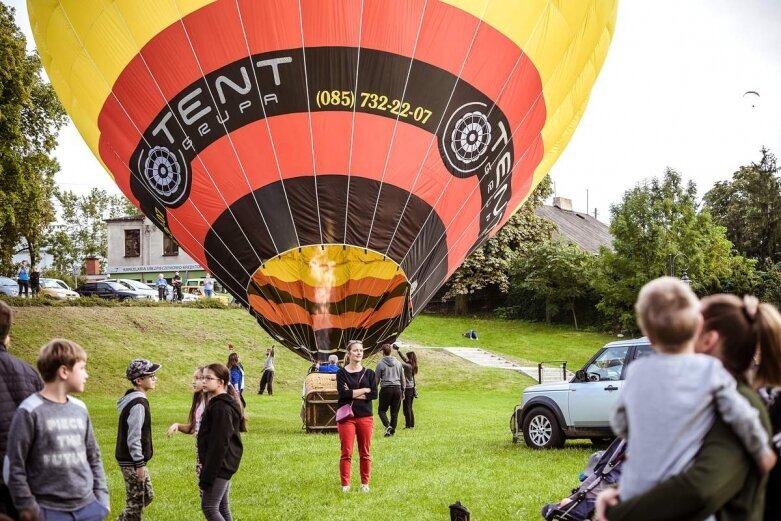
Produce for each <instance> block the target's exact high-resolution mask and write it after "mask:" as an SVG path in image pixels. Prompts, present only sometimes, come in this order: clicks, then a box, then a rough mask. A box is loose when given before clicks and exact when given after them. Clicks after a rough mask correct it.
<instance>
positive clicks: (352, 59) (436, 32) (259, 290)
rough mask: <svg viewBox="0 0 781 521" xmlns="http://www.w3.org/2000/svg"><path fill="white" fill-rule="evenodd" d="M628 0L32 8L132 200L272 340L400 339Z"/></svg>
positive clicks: (507, 210)
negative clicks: (620, 4) (619, 2)
mask: <svg viewBox="0 0 781 521" xmlns="http://www.w3.org/2000/svg"><path fill="white" fill-rule="evenodd" d="M616 1H617V0H596V1H590V2H574V1H572V2H570V1H568V2H558V3H552V2H548V1H543V0H514V1H510V0H494V1H489V0H448V1H438V0H403V1H402V0H395V1H388V0H383V1H379V0H331V1H323V0H301V1H300V2H293V1H288V0H277V1H273V0H266V1H257V0H216V1H212V0H166V1H157V0H155V1H152V0H114V1H111V0H94V1H84V0H28V9H29V12H30V19H31V25H32V27H33V32H34V34H35V38H36V42H37V44H38V51H39V53H40V55H41V59H42V61H43V63H44V65H45V67H46V70H47V72H48V74H49V77H50V79H51V81H52V84H53V85H54V87H55V89H56V91H57V93H58V95H59V96H60V99H61V100H62V102H63V104H64V105H65V107H66V109H67V110H68V113H69V114H70V116H71V117H72V119H73V121H74V122H75V124H76V126H77V127H78V128H79V130H80V132H81V133H82V136H83V137H84V139H85V140H86V142H87V143H88V145H89V146H90V147H91V148H92V150H93V152H94V153H95V155H96V156H97V157H98V158H99V159H100V161H101V162H102V163H103V164H104V166H105V167H106V169H107V170H108V171H109V173H110V174H111V175H112V176H113V178H114V179H115V181H116V183H117V184H118V185H119V187H120V188H121V190H122V191H123V192H124V193H125V195H126V196H127V197H128V198H129V199H130V200H131V201H132V202H133V203H134V204H136V205H137V206H138V207H139V208H140V209H141V210H142V211H143V212H144V213H145V214H146V215H147V216H148V217H149V218H150V219H152V220H153V221H154V222H155V224H156V225H157V226H159V227H160V228H161V229H162V230H163V231H164V232H166V233H168V234H169V235H171V236H172V237H174V238H175V239H176V240H177V241H178V242H179V244H180V245H181V247H182V248H183V249H184V250H185V251H186V252H187V253H188V254H189V255H191V256H192V257H193V258H194V259H196V260H197V261H198V262H199V263H200V264H201V265H202V266H204V267H205V268H206V269H207V270H209V271H210V272H211V273H213V274H214V275H215V276H216V278H217V279H218V280H219V281H220V282H222V283H223V284H224V285H225V287H226V288H228V290H229V291H230V292H231V293H232V294H233V295H234V296H235V297H236V298H237V299H238V301H240V302H242V303H243V304H244V305H245V306H246V307H247V308H248V309H249V310H250V312H251V313H253V315H254V316H256V317H257V319H258V321H259V323H260V324H261V326H263V327H264V328H265V329H266V330H267V331H268V332H269V333H270V334H271V335H272V336H274V337H275V338H276V339H278V340H279V341H280V342H282V343H283V344H284V345H286V346H287V347H289V348H291V349H293V350H295V351H296V352H297V353H299V354H300V355H301V356H303V357H305V358H309V359H313V358H315V357H320V358H323V357H325V356H327V355H328V354H329V353H332V352H339V351H343V349H344V346H345V344H346V343H347V341H348V340H350V339H363V340H364V344H365V347H366V348H367V349H368V351H369V352H371V351H373V350H374V349H376V347H377V346H378V345H379V344H381V343H383V342H386V341H392V340H394V339H395V338H396V336H397V335H398V334H399V333H400V332H401V331H402V330H403V329H404V328H405V327H406V326H407V324H408V323H409V321H410V320H411V319H412V317H413V316H414V315H415V314H416V313H418V312H419V311H420V310H421V309H422V308H423V307H424V306H425V304H426V303H427V302H428V301H429V300H430V299H431V298H432V297H433V295H434V294H435V292H436V291H437V289H438V288H440V287H441V285H442V284H443V283H444V282H445V281H446V280H447V278H448V277H449V276H450V274H452V273H453V271H455V270H456V269H457V268H458V266H459V265H460V264H461V263H462V261H463V260H464V258H465V257H466V256H467V255H468V254H469V252H471V251H472V250H474V249H475V248H477V247H478V246H479V245H480V244H482V243H483V242H484V241H485V240H487V239H488V238H489V237H490V236H492V235H493V234H495V233H496V232H497V230H498V229H499V228H500V227H501V226H502V225H503V224H504V223H505V222H506V221H507V219H509V217H510V215H511V214H512V212H513V211H514V210H515V209H517V208H518V206H520V205H521V204H522V203H523V201H524V200H525V198H526V197H527V196H528V194H529V193H530V191H531V190H533V188H534V187H535V185H536V184H537V183H538V182H539V180H540V179H542V178H543V177H544V176H545V175H546V174H547V172H548V170H549V169H550V167H551V165H552V164H553V162H554V161H555V160H556V158H557V157H558V156H559V155H560V153H561V151H562V150H563V148H564V146H565V145H566V144H567V142H568V141H569V139H570V137H571V136H572V133H573V132H574V129H575V127H576V125H577V123H578V121H579V120H580V117H581V116H582V114H583V111H584V109H585V105H586V102H587V99H588V96H589V93H590V91H591V88H592V86H593V83H594V81H595V79H596V76H597V74H598V72H599V69H600V67H601V65H602V63H603V61H604V58H605V55H606V53H607V49H608V46H609V43H610V39H611V35H612V32H613V27H614V23H615V17H616Z"/></svg>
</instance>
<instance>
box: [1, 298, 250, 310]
mask: <svg viewBox="0 0 781 521" xmlns="http://www.w3.org/2000/svg"><path fill="white" fill-rule="evenodd" d="M1 298H2V300H3V301H5V302H6V303H7V304H8V305H9V306H12V307H18V308H23V307H87V308H90V307H102V308H114V307H140V308H154V307H172V306H180V307H186V308H191V309H192V308H195V309H231V308H240V307H241V306H237V305H234V304H230V305H228V304H225V303H224V302H222V301H221V300H220V299H216V298H213V299H199V300H196V301H195V302H188V303H187V304H172V303H171V302H158V301H156V300H148V299H143V300H125V301H123V302H120V301H118V300H108V299H102V298H99V297H81V298H77V299H73V300H54V299H50V298H45V297H36V298H24V297H6V296H3V297H1Z"/></svg>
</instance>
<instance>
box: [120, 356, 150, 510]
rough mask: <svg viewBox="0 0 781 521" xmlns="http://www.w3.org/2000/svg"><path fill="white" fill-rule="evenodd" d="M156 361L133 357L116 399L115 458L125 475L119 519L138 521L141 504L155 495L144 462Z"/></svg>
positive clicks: (147, 460)
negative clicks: (122, 391)
mask: <svg viewBox="0 0 781 521" xmlns="http://www.w3.org/2000/svg"><path fill="white" fill-rule="evenodd" d="M159 370H160V364H153V363H152V362H150V361H149V360H143V359H137V360H133V361H132V362H130V365H128V367H127V371H126V376H127V379H128V380H130V382H131V383H132V384H133V388H132V389H128V391H127V392H125V395H124V396H122V398H120V399H119V400H118V401H117V411H118V412H119V425H118V427H117V448H116V453H115V455H116V458H117V463H119V467H120V469H121V470H122V477H123V478H125V498H126V499H125V510H124V511H123V512H122V513H121V514H120V515H119V518H118V519H119V521H140V520H141V519H143V515H144V507H146V506H148V505H149V504H150V503H151V502H152V500H153V499H154V498H155V494H154V490H153V489H152V480H151V479H150V478H149V472H148V470H147V468H146V464H147V463H148V462H149V460H151V459H152V454H153V449H152V416H151V413H150V410H149V400H147V398H146V393H147V391H151V390H152V389H154V388H155V387H156V385H157V371H159Z"/></svg>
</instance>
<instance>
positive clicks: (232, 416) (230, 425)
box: [198, 364, 244, 521]
mask: <svg viewBox="0 0 781 521" xmlns="http://www.w3.org/2000/svg"><path fill="white" fill-rule="evenodd" d="M229 383H230V371H229V370H228V368H227V367H225V366H224V365H222V364H211V365H208V366H206V367H205V368H204V370H203V388H204V390H205V392H206V393H207V395H208V396H209V402H208V405H207V406H206V410H205V411H204V413H203V417H202V418H201V428H200V430H199V431H198V458H199V460H200V461H201V465H202V466H201V475H200V478H199V482H198V486H199V487H200V488H201V492H202V497H201V510H202V511H203V514H204V515H205V516H206V521H232V520H233V516H232V515H231V511H230V494H229V493H230V480H231V478H232V477H233V475H234V474H235V473H236V471H237V470H239V464H240V463H241V456H242V453H243V452H244V447H243V445H242V443H241V434H240V430H241V417H242V414H241V407H240V405H239V404H238V403H237V402H236V400H234V399H233V398H231V397H230V396H229V395H228V393H227V388H228V384H229Z"/></svg>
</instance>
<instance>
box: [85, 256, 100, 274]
mask: <svg viewBox="0 0 781 521" xmlns="http://www.w3.org/2000/svg"><path fill="white" fill-rule="evenodd" d="M84 262H85V263H86V265H87V266H86V269H87V275H100V259H98V258H96V257H87V258H86V259H85V260H84Z"/></svg>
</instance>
